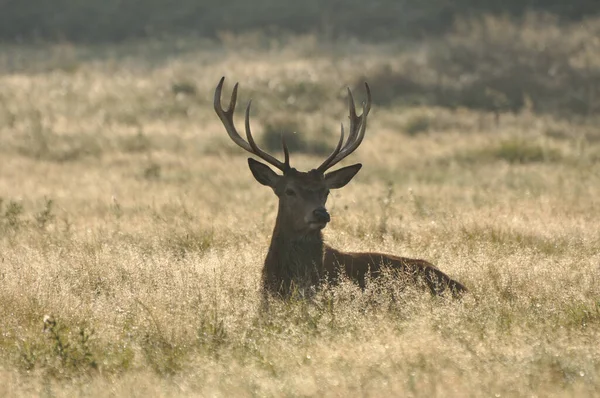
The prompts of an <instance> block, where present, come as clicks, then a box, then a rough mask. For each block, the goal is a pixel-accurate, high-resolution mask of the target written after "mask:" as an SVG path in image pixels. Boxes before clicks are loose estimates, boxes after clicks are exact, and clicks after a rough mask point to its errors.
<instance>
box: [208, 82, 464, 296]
mask: <svg viewBox="0 0 600 398" xmlns="http://www.w3.org/2000/svg"><path fill="white" fill-rule="evenodd" d="M224 81H225V78H224V77H223V78H221V80H220V81H219V84H218V85H217V88H216V90H215V98H214V106H215V111H216V112H217V115H218V116H219V118H220V119H221V121H222V122H223V125H224V126H225V130H227V134H228V135H229V137H230V138H231V139H232V140H233V142H235V143H236V144H237V145H239V146H240V147H242V148H243V149H245V150H246V151H248V152H250V153H251V154H253V155H256V156H258V157H259V158H261V159H263V160H264V161H266V162H267V163H269V164H271V165H272V166H274V167H276V168H278V169H279V170H281V171H282V173H283V175H279V174H276V173H275V172H274V171H273V170H271V168H269V167H268V166H267V165H265V164H263V163H260V162H257V161H256V160H254V159H252V158H248V166H250V171H251V172H252V174H253V175H254V178H255V179H256V180H257V181H258V182H259V183H261V184H263V185H266V186H269V187H271V188H272V189H273V191H274V192H275V195H277V197H278V198H279V210H278V212H277V220H276V222H275V229H274V230H273V237H272V240H271V245H270V247H269V252H268V254H267V258H266V260H265V264H264V268H263V272H262V281H263V286H264V289H265V291H266V292H270V293H273V294H275V295H280V296H288V295H289V294H290V293H291V292H292V291H294V289H302V290H303V289H305V288H308V287H313V286H318V284H319V283H320V282H321V281H323V280H325V279H327V280H329V281H330V282H333V283H335V282H336V280H337V279H338V276H339V275H340V273H343V272H345V274H346V275H347V276H348V277H350V278H351V279H353V280H354V281H356V282H358V284H359V286H360V287H362V288H364V286H365V277H366V276H367V275H370V276H371V277H377V276H378V275H380V274H381V270H382V268H384V267H387V268H391V269H393V270H395V271H398V272H400V273H402V274H403V275H405V276H406V277H408V278H409V280H414V281H415V282H418V281H420V280H421V281H424V282H425V284H426V285H427V287H428V288H429V290H430V291H431V293H432V294H436V295H438V294H443V293H445V292H447V291H450V292H451V293H452V294H453V295H454V296H459V295H460V294H461V293H463V292H465V291H466V290H467V289H466V288H465V287H464V286H463V285H462V284H461V283H459V282H457V281H455V280H453V279H452V278H450V277H449V276H448V275H446V274H445V273H443V272H442V271H440V270H439V269H437V268H436V267H435V266H434V265H433V264H430V263H428V262H427V261H424V260H416V259H411V258H403V257H396V256H393V255H389V254H380V253H345V252H341V251H339V250H336V249H334V248H332V247H329V246H328V245H326V244H324V243H323V234H322V232H321V230H322V229H323V228H325V226H326V225H327V223H328V222H329V220H330V217H329V213H328V212H327V209H326V208H325V203H326V202H327V196H328V194H329V190H330V189H337V188H342V187H343V186H345V185H346V184H348V182H350V180H351V179H352V178H353V177H354V176H355V175H356V173H357V172H358V171H359V170H360V168H361V167H362V165H361V164H360V163H359V164H354V165H352V166H347V167H343V168H341V169H339V170H336V171H332V172H329V173H326V171H327V170H328V169H330V168H331V167H333V166H334V165H336V164H337V163H339V162H340V161H341V160H342V159H344V158H345V157H346V156H348V155H350V154H351V153H352V152H354V150H356V148H358V146H359V145H360V143H361V142H362V140H363V138H364V136H365V130H366V128H367V115H368V114H369V110H370V109H371V92H370V90H369V86H368V85H367V84H366V83H365V86H366V89H367V102H366V103H365V104H363V111H362V114H361V115H360V116H357V114H356V108H355V105H354V98H353V97H352V92H351V91H350V89H348V96H349V98H348V103H349V104H348V107H349V113H350V133H349V135H348V139H347V141H346V142H344V126H343V124H342V131H341V137H340V140H339V142H338V144H337V146H336V148H335V149H334V151H333V152H332V153H331V155H329V157H328V158H327V159H325V161H324V162H323V163H322V164H321V165H320V166H319V167H317V168H316V169H313V170H311V171H308V172H301V171H298V170H296V169H294V168H292V167H290V157H289V151H288V148H287V146H286V144H285V141H284V140H283V136H282V146H283V153H284V156H285V160H284V161H283V162H281V161H279V160H277V159H276V158H274V157H273V156H272V155H270V154H268V153H266V152H265V151H263V150H262V149H260V148H259V147H258V145H257V144H256V142H255V141H254V139H253V138H252V133H251V132H250V105H251V102H250V103H248V107H247V108H246V120H245V124H246V138H247V141H245V140H244V139H243V138H242V137H241V136H240V134H239V133H238V132H237V130H236V128H235V125H234V123H233V113H234V111H235V104H236V100H237V90H238V84H237V83H236V84H235V86H234V88H233V93H232V95H231V100H230V102H229V108H228V109H227V110H225V109H223V107H222V105H221V91H222V89H223V82H224Z"/></svg>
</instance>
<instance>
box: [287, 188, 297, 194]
mask: <svg viewBox="0 0 600 398" xmlns="http://www.w3.org/2000/svg"><path fill="white" fill-rule="evenodd" d="M285 194H286V195H287V196H296V191H294V190H293V189H291V188H287V189H286V190H285Z"/></svg>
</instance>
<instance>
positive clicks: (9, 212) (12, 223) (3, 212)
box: [0, 198, 24, 231]
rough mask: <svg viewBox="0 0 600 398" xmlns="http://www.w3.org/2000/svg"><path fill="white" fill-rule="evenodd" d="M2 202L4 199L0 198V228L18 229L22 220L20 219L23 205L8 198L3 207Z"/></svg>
mask: <svg viewBox="0 0 600 398" xmlns="http://www.w3.org/2000/svg"><path fill="white" fill-rule="evenodd" d="M3 204H4V199H3V198H0V216H1V217H0V228H1V229H3V230H12V231H16V230H18V229H19V228H20V227H21V226H22V225H23V222H24V221H23V220H22V219H21V215H22V214H23V205H22V204H21V203H19V202H16V201H13V200H10V201H9V202H8V204H7V205H6V207H5V208H3Z"/></svg>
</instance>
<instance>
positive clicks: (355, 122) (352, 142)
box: [318, 82, 371, 172]
mask: <svg viewBox="0 0 600 398" xmlns="http://www.w3.org/2000/svg"><path fill="white" fill-rule="evenodd" d="M365 88H366V91H367V102H366V103H363V110H362V114H361V115H360V116H357V115H356V106H355V104H354V97H353V95H352V91H350V89H348V113H349V117H350V134H349V135H348V140H347V141H346V143H345V144H344V146H343V147H342V148H341V149H340V150H337V151H334V153H335V155H334V154H333V153H332V154H331V155H330V156H329V157H328V158H327V160H325V162H323V164H322V165H321V166H319V169H318V170H320V171H321V172H324V171H325V170H327V169H329V168H331V167H333V166H334V165H336V164H337V163H338V162H340V161H341V160H342V159H344V158H345V157H346V156H348V155H350V154H351V153H352V152H354V151H355V150H356V148H358V146H359V145H360V144H361V142H362V140H363V138H364V137H365V131H366V129H367V116H368V115H369V112H370V110H371V89H370V88H369V85H368V84H367V83H366V82H365ZM338 146H339V145H338ZM336 149H337V148H336Z"/></svg>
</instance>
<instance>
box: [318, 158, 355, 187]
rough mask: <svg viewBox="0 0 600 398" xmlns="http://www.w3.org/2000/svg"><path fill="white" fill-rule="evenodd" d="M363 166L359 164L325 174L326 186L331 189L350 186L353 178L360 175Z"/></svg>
mask: <svg viewBox="0 0 600 398" xmlns="http://www.w3.org/2000/svg"><path fill="white" fill-rule="evenodd" d="M361 167H362V164H360V163H357V164H353V165H352V166H347V167H343V168H341V169H339V170H336V171H332V172H331V173H327V174H325V184H327V187H328V188H329V189H336V188H341V187H343V186H345V185H346V184H348V183H349V182H350V180H351V179H352V178H354V176H355V175H356V173H358V170H360V168H361Z"/></svg>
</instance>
